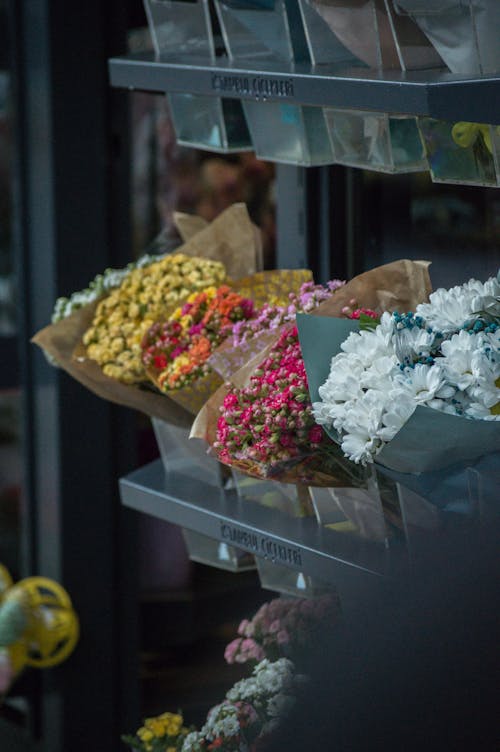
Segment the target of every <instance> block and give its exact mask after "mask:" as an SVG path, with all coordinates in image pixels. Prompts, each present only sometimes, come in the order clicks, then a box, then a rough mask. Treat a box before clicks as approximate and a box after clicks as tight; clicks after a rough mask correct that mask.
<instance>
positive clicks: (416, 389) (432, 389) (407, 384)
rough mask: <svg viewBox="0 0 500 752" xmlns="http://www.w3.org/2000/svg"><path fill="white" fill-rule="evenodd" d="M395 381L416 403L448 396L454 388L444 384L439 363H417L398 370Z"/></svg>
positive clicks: (452, 393) (420, 403)
mask: <svg viewBox="0 0 500 752" xmlns="http://www.w3.org/2000/svg"><path fill="white" fill-rule="evenodd" d="M394 380H395V382H396V383H397V384H398V385H399V386H400V387H401V388H402V389H405V390H406V391H407V392H408V394H409V395H410V396H411V397H412V398H413V400H414V401H415V403H416V404H417V405H423V404H426V403H427V402H430V401H431V400H433V399H435V398H436V397H438V398H439V397H441V398H444V399H446V398H449V397H453V395H454V394H455V391H456V390H455V389H454V388H453V387H451V386H449V385H447V384H446V379H445V375H444V372H443V369H442V368H441V366H440V365H437V364H435V365H433V366H427V365H425V364H423V363H417V365H416V366H415V367H414V368H406V369H405V370H404V371H400V372H399V374H397V375H396V376H395V378H394Z"/></svg>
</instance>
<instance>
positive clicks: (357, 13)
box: [301, 0, 443, 70]
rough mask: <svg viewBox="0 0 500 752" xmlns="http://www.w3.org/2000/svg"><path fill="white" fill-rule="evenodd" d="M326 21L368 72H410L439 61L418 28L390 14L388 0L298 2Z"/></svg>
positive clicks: (402, 18) (433, 64) (315, 0)
mask: <svg viewBox="0 0 500 752" xmlns="http://www.w3.org/2000/svg"><path fill="white" fill-rule="evenodd" d="M301 3H302V4H303V5H304V4H306V3H308V4H309V5H310V6H312V7H313V8H314V9H315V10H316V11H317V13H319V14H320V16H321V17H322V18H323V19H324V20H325V21H326V23H327V24H328V26H329V28H330V29H331V31H332V32H333V33H334V34H335V35H336V36H337V37H338V39H339V40H340V41H341V42H342V44H343V45H345V47H346V48H347V49H348V50H350V52H351V53H352V54H353V55H355V56H356V57H357V58H359V60H362V61H363V62H364V63H366V65H368V66H369V67H370V68H379V69H383V70H391V69H399V70H414V69H422V68H435V67H442V66H443V61H442V60H441V58H440V56H439V54H438V53H437V52H436V50H435V49H434V47H433V45H432V44H431V43H430V42H429V40H428V39H427V38H426V36H425V34H423V33H422V31H421V30H420V28H419V27H418V25H417V24H416V23H415V22H414V21H413V20H412V19H411V18H409V17H404V16H401V15H398V14H396V13H395V12H394V8H393V6H392V2H391V0H301Z"/></svg>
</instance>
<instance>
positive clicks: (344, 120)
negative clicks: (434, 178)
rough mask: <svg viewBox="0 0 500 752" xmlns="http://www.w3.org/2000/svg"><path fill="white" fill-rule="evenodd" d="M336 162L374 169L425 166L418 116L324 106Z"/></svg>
mask: <svg viewBox="0 0 500 752" xmlns="http://www.w3.org/2000/svg"><path fill="white" fill-rule="evenodd" d="M325 118H326V123H327V126H328V133H329V135H330V139H331V142H332V149H333V154H334V158H335V162H336V163H338V164H343V165H348V166H351V167H361V168H364V169H368V170H372V171H375V172H388V173H405V172H419V171H422V170H428V169H429V166H428V164H427V160H426V158H425V152H424V148H423V145H422V141H421V139H420V134H419V131H418V126H417V119H416V118H415V117H411V116H405V115H389V114H387V113H383V112H360V111H356V110H339V109H335V108H332V107H326V108H325Z"/></svg>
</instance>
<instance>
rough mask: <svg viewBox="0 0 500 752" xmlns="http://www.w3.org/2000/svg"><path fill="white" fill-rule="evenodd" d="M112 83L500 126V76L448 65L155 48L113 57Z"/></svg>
mask: <svg viewBox="0 0 500 752" xmlns="http://www.w3.org/2000/svg"><path fill="white" fill-rule="evenodd" d="M108 65H109V75H110V82H111V85H112V86H115V87H123V88H127V89H131V90H133V89H138V90H141V91H150V92H160V93H165V92H167V91H168V92H190V93H192V94H205V95H208V96H224V97H231V98H234V99H257V100H261V101H265V100H274V101H282V102H287V103H292V104H305V105H331V106H334V107H341V108H353V109H366V110H377V111H382V112H393V113H408V114H413V115H428V116H430V117H435V118H438V119H441V120H451V121H453V120H470V121H475V122H483V123H494V124H496V123H500V96H499V95H500V77H498V76H483V77H477V76H476V77H474V76H457V75H454V74H452V73H448V72H446V71H442V70H437V69H435V70H434V69H433V70H427V71H411V72H407V73H400V72H398V71H382V72H379V71H374V70H371V69H368V68H361V67H360V68H349V69H345V68H339V67H338V66H330V65H321V66H316V67H314V66H312V65H311V64H308V63H291V64H290V65H288V66H286V65H285V64H284V63H279V64H273V63H269V62H266V63H265V64H263V63H261V64H259V63H255V62H249V63H248V64H246V65H245V64H243V63H239V64H235V63H231V62H229V60H228V59H226V58H219V59H217V61H216V62H211V61H209V60H204V59H197V60H195V59H193V58H192V57H190V58H189V59H185V60H183V59H182V57H176V58H175V59H170V58H165V59H162V60H156V59H155V57H154V54H153V53H140V54H133V55H127V56H123V57H115V58H111V59H110V60H109V61H108Z"/></svg>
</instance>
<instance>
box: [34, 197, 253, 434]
mask: <svg viewBox="0 0 500 752" xmlns="http://www.w3.org/2000/svg"><path fill="white" fill-rule="evenodd" d="M260 260H261V248H260V239H259V238H258V234H257V233H256V228H254V226H253V225H252V223H251V222H250V219H249V216H248V213H247V211H246V208H245V206H244V205H241V204H237V205H234V206H232V207H230V208H229V209H227V210H226V211H225V212H223V213H222V214H221V215H220V216H219V217H217V219H215V220H214V221H213V222H212V223H211V224H210V225H208V226H206V227H205V228H204V229H202V230H201V231H199V232H198V233H197V234H195V235H194V236H193V237H191V238H189V239H188V240H187V241H186V242H185V243H184V244H183V245H182V246H181V247H180V248H179V249H178V250H177V251H176V252H175V253H172V254H167V255H163V256H161V255H160V256H156V257H154V256H153V257H152V256H149V255H146V256H144V257H143V258H142V259H140V260H139V261H138V262H134V263H132V264H129V265H128V266H127V267H126V268H125V269H119V270H107V271H105V272H104V273H103V274H102V275H98V276H97V277H96V278H95V279H94V280H93V281H92V282H91V283H90V285H89V287H88V288H87V289H86V290H83V291H81V292H80V293H75V294H73V295H72V296H70V297H69V298H68V299H66V298H63V299H60V300H59V301H58V302H57V304H56V308H55V310H54V313H53V323H52V324H50V325H49V326H47V327H45V328H44V329H42V330H41V331H40V332H38V333H37V334H36V335H35V337H34V338H33V342H35V343H36V344H38V345H39V346H40V347H41V348H42V349H43V350H44V352H45V353H46V354H47V356H48V357H49V359H50V360H51V362H55V363H57V364H58V365H59V366H60V367H61V368H63V369H64V370H65V371H67V372H68V373H69V374H70V375H71V376H72V377H73V378H75V379H76V380H78V381H80V383H82V384H83V385H84V386H86V387H87V388H88V389H90V390H91V391H93V392H94V393H95V394H97V395H98V396H100V397H103V398H104V399H107V400H110V401H112V402H116V403H118V404H122V405H127V406H129V407H133V408H135V409H139V410H141V411H142V412H144V413H146V414H148V415H151V416H156V417H158V418H161V419H163V420H166V421H169V422H173V423H175V424H177V425H182V426H187V425H188V423H189V414H188V413H186V411H185V409H184V408H182V407H181V406H179V405H178V404H176V403H175V402H173V401H172V400H169V399H168V397H166V396H165V395H162V394H160V393H158V391H157V390H156V389H154V388H153V387H152V385H151V381H150V380H149V378H148V377H147V374H146V371H145V368H144V365H143V363H142V350H141V341H142V339H143V337H144V335H145V333H146V332H147V331H148V330H149V328H150V327H151V326H152V325H153V324H154V323H155V322H157V321H164V320H166V319H167V318H168V316H170V314H171V313H172V312H173V311H174V310H175V309H176V308H177V307H178V306H179V305H181V304H183V303H184V302H185V301H186V299H187V298H188V297H189V296H190V295H191V294H192V293H193V292H199V291H202V290H204V289H205V288H207V287H209V286H214V287H215V288H218V287H219V286H220V285H221V284H223V283H225V282H226V281H228V280H229V278H231V279H232V280H239V279H241V278H245V277H246V276H248V275H254V274H255V272H256V271H257V270H258V269H259V263H260ZM195 412H196V410H195Z"/></svg>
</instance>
